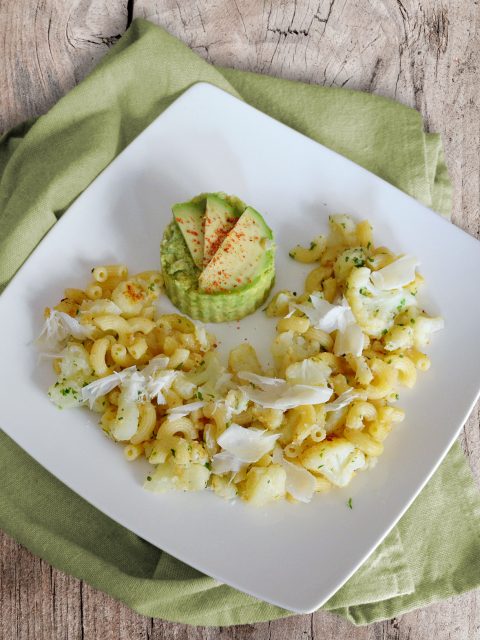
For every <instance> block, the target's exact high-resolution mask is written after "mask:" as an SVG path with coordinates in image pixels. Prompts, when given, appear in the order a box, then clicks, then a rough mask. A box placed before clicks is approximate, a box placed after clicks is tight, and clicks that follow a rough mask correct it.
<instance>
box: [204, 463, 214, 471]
mask: <svg viewBox="0 0 480 640" xmlns="http://www.w3.org/2000/svg"><path fill="white" fill-rule="evenodd" d="M203 466H204V467H206V468H207V469H208V470H209V471H211V469H212V465H211V464H210V462H205V464H204V465H203Z"/></svg>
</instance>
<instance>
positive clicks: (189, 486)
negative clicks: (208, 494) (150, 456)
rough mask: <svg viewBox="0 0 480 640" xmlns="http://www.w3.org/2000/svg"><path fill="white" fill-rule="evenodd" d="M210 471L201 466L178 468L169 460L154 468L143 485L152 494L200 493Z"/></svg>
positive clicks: (205, 484) (192, 465) (193, 465)
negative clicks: (169, 492)
mask: <svg viewBox="0 0 480 640" xmlns="http://www.w3.org/2000/svg"><path fill="white" fill-rule="evenodd" d="M209 477H210V471H209V470H208V469H207V467H206V466H205V465H203V464H195V463H194V464H191V465H189V466H188V467H179V466H177V465H175V463H173V462H172V461H171V460H168V461H167V462H164V463H163V464H159V465H157V466H156V468H155V471H154V472H153V473H152V474H151V475H150V476H148V477H147V481H146V482H145V484H144V485H143V486H144V488H145V489H148V490H149V491H153V492H154V493H165V492H166V491H175V490H176V491H201V490H202V489H205V487H206V486H207V482H208V478H209Z"/></svg>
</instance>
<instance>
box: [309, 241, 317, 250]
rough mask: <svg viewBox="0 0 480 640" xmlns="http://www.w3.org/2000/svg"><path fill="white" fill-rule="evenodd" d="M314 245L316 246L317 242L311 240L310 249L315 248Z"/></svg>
mask: <svg viewBox="0 0 480 640" xmlns="http://www.w3.org/2000/svg"><path fill="white" fill-rule="evenodd" d="M316 246H317V243H316V242H313V241H312V242H311V243H310V249H315V248H316Z"/></svg>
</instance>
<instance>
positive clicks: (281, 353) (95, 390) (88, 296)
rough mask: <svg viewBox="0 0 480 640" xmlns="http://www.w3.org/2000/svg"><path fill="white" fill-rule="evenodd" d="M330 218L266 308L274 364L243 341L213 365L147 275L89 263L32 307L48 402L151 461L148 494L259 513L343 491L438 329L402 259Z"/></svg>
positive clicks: (212, 352)
mask: <svg viewBox="0 0 480 640" xmlns="http://www.w3.org/2000/svg"><path fill="white" fill-rule="evenodd" d="M329 222H330V234H329V236H328V237H324V236H317V237H316V238H314V239H313V241H312V242H311V244H310V246H308V247H295V248H294V249H292V251H291V252H290V256H291V257H292V258H293V259H295V260H298V261H300V262H302V263H306V264H311V265H312V270H311V272H310V273H309V274H308V275H307V277H306V280H305V285H304V292H303V293H299V292H291V291H279V292H277V293H276V295H275V296H274V297H273V298H272V300H271V302H270V304H269V305H268V307H267V308H266V314H267V316H269V317H271V318H276V319H277V321H276V333H275V335H274V337H273V341H272V347H271V349H272V355H273V360H274V368H273V369H272V370H268V371H265V370H264V369H263V368H262V364H261V362H260V361H259V359H258V357H257V354H256V352H255V349H254V348H253V347H252V346H251V345H249V344H242V345H240V346H238V347H236V348H235V349H233V350H232V351H231V352H230V355H229V357H228V363H227V365H226V366H223V365H222V364H221V362H220V360H219V358H218V357H217V355H216V346H217V345H216V343H215V337H214V336H213V335H210V334H209V333H207V332H206V331H205V329H204V328H203V327H201V326H200V325H197V324H195V323H193V322H192V321H191V320H190V319H189V318H187V317H184V316H181V315H179V314H159V313H158V311H157V306H156V303H157V299H158V298H159V296H160V295H161V291H162V284H163V283H162V276H161V274H160V273H159V272H157V271H148V272H144V273H139V274H136V275H133V276H132V275H129V273H128V269H127V267H126V266H125V265H102V266H97V267H95V268H94V269H92V280H91V282H90V283H88V284H87V285H86V287H85V289H74V288H70V289H66V290H65V296H64V298H62V300H61V301H60V302H59V303H58V304H57V305H56V306H55V307H53V308H51V309H50V308H48V309H46V310H45V319H46V321H45V327H44V330H43V332H42V334H41V336H40V338H39V344H40V345H41V346H42V348H43V349H44V350H46V351H48V352H49V354H50V355H51V356H52V361H53V368H54V370H55V373H56V374H57V380H56V382H55V383H54V384H52V386H51V387H50V388H49V391H48V394H49V396H50V398H51V399H52V400H53V401H54V402H55V403H56V404H57V405H58V406H59V407H62V408H67V407H77V406H81V405H87V406H89V407H90V409H91V410H92V411H95V412H97V413H98V414H99V422H100V425H101V428H102V429H103V431H104V433H105V434H106V435H107V436H108V437H109V438H111V439H112V440H114V441H116V442H118V443H120V444H121V445H122V446H123V451H124V456H125V458H126V459H127V460H130V461H132V460H136V459H137V458H140V457H145V458H146V459H147V460H148V462H149V463H150V464H151V465H152V470H151V473H150V474H149V475H148V477H147V479H146V481H145V488H146V489H149V490H152V491H155V492H164V491H170V490H183V491H197V490H202V489H206V488H210V489H212V490H213V491H214V492H215V493H217V494H218V495H219V496H222V497H223V498H227V499H230V498H235V497H240V498H242V499H244V500H246V501H248V502H250V503H252V504H255V505H264V504H266V503H268V502H270V501H272V500H277V499H280V498H287V499H288V500H290V501H293V502H295V501H302V502H308V501H309V500H310V499H311V498H312V496H313V495H314V494H315V493H323V492H325V491H328V490H329V489H331V488H332V487H344V486H346V485H347V484H348V483H349V482H350V481H351V480H352V478H353V477H354V476H355V474H356V473H357V472H358V471H360V470H365V469H369V468H371V467H372V466H373V465H374V464H375V462H376V460H377V458H378V456H380V455H381V454H382V452H383V448H384V442H385V439H386V438H387V436H388V434H389V433H390V431H391V430H392V429H394V428H395V426H396V425H397V424H398V423H400V422H402V420H403V419H404V412H403V410H402V409H400V408H398V407H397V401H398V399H399V391H400V390H401V388H402V387H405V388H411V387H413V386H414V385H415V382H416V379H417V374H418V373H419V372H423V371H426V370H428V368H429V366H430V360H429V358H428V356H427V355H426V354H425V353H424V352H423V350H424V348H425V346H426V345H427V344H428V342H429V341H430V337H431V334H432V333H433V332H435V331H437V330H438V329H441V328H442V326H443V322H442V319H441V318H432V317H429V316H428V315H427V314H426V313H425V312H424V311H423V310H422V309H421V308H420V307H419V306H418V304H417V299H416V294H417V291H418V288H419V286H420V285H421V284H422V282H423V278H422V277H421V276H420V275H419V274H418V273H417V272H416V267H417V265H418V262H417V260H415V258H413V257H411V256H397V255H394V254H393V253H392V252H391V251H390V250H389V249H387V248H386V247H375V246H374V245H373V240H372V229H371V226H370V224H369V223H368V222H367V221H363V222H360V223H356V222H355V221H354V220H353V219H352V218H351V217H349V216H345V215H338V216H332V217H331V218H330V221H329Z"/></svg>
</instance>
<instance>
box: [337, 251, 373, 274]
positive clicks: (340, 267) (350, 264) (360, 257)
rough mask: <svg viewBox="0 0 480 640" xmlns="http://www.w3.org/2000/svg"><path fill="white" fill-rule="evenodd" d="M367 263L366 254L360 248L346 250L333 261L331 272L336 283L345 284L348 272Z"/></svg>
mask: <svg viewBox="0 0 480 640" xmlns="http://www.w3.org/2000/svg"><path fill="white" fill-rule="evenodd" d="M366 263H367V254H366V253H365V250H364V249H363V248H362V247H352V248H350V249H346V250H345V251H344V252H343V253H341V254H340V255H339V256H338V258H337V259H336V260H335V265H334V267H333V271H334V273H335V278H336V280H337V282H340V283H342V282H345V280H346V279H347V277H348V275H349V273H350V271H351V270H352V269H353V268H355V267H364V266H365V265H366Z"/></svg>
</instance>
